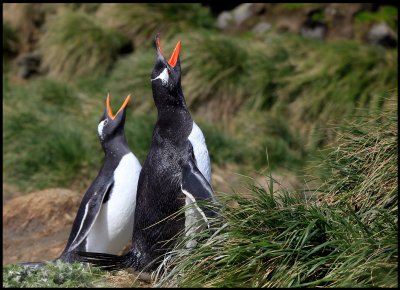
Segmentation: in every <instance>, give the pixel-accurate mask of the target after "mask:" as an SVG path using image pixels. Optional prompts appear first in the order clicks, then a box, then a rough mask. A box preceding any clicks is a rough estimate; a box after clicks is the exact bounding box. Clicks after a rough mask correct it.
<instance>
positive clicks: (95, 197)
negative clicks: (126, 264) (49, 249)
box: [23, 94, 141, 267]
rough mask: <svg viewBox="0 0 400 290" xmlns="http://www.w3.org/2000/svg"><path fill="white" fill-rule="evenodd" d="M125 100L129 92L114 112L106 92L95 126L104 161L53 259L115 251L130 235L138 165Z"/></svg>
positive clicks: (75, 257)
mask: <svg viewBox="0 0 400 290" xmlns="http://www.w3.org/2000/svg"><path fill="white" fill-rule="evenodd" d="M129 101H130V95H129V96H128V97H127V98H126V99H125V102H124V103H123V105H122V106H121V108H120V109H119V110H118V112H117V113H116V114H115V115H114V114H113V112H112V109H111V106H110V95H109V94H108V96H107V100H106V109H105V111H104V114H103V116H102V117H101V119H100V122H99V125H98V135H99V139H100V143H101V145H102V147H103V150H104V154H105V159H104V163H103V166H102V167H101V169H100V171H99V173H98V175H97V177H96V178H95V180H94V181H93V183H92V184H91V185H90V187H89V189H88V190H87V191H86V193H85V195H84V196H83V198H82V201H81V204H80V206H79V209H78V212H77V214H76V217H75V220H74V222H73V225H72V229H71V233H70V235H69V238H68V242H67V245H66V247H65V249H64V250H63V252H62V254H61V256H60V257H58V258H57V259H55V260H58V259H60V260H62V261H64V262H74V261H79V260H80V256H78V255H76V252H77V251H94V252H101V253H110V254H118V253H119V252H120V251H121V250H122V249H123V247H124V246H125V245H126V244H127V243H128V242H129V240H130V239H131V237H132V230H133V229H132V225H133V218H134V212H135V207H136V190H137V184H138V179H139V173H140V171H141V165H140V163H139V160H138V159H137V158H136V156H135V155H134V154H133V153H132V152H131V150H130V149H129V146H128V144H127V142H126V138H125V132H124V125H125V115H126V108H127V105H128V103H129ZM55 260H54V261H55ZM38 264H43V263H40V262H39V263H35V262H32V263H23V265H26V266H31V267H32V266H36V265H38Z"/></svg>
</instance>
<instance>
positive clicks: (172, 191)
mask: <svg viewBox="0 0 400 290" xmlns="http://www.w3.org/2000/svg"><path fill="white" fill-rule="evenodd" d="M158 44H159V39H158V35H157V36H156V49H157V59H156V63H155V66H154V69H153V71H152V73H151V80H152V82H151V83H152V89H153V99H154V103H155V105H156V107H157V112H158V115H157V121H156V124H155V127H154V130H153V136H152V142H151V147H150V150H149V153H148V155H147V157H146V160H145V162H144V164H143V167H142V171H141V172H140V176H139V184H138V191H137V200H136V202H137V205H136V211H135V218H134V223H133V235H132V248H131V249H130V251H129V253H127V254H126V255H123V256H115V255H107V254H101V253H90V252H82V253H78V254H79V255H81V256H82V261H85V262H90V263H93V264H94V265H97V266H99V267H101V268H103V269H106V270H117V269H122V268H127V267H132V268H133V269H134V270H137V271H142V270H144V271H151V270H154V269H155V268H156V267H157V266H158V264H159V263H160V261H161V258H162V257H163V255H164V254H165V253H167V252H168V251H169V250H171V248H172V246H173V245H174V242H175V240H176V238H177V237H178V235H179V234H181V233H183V232H184V230H185V215H184V213H182V210H181V209H182V208H183V207H184V206H185V199H186V198H188V197H189V198H191V199H194V200H196V201H213V200H214V194H213V190H212V187H211V185H210V183H209V182H208V181H207V179H206V178H205V177H204V175H203V174H202V173H201V172H200V170H199V169H198V167H197V164H196V163H197V162H196V160H195V157H194V150H193V146H192V144H191V142H190V141H189V139H188V137H189V135H190V133H191V132H192V129H193V120H192V117H191V115H190V113H189V111H188V109H187V106H186V103H185V99H184V97H183V94H182V90H181V68H180V60H179V50H180V43H179V42H178V44H177V46H176V48H175V50H174V53H173V54H172V57H171V58H170V60H169V61H168V62H167V61H166V60H165V58H164V56H163V55H162V53H161V50H160V46H159V45H158ZM198 211H199V213H200V214H199V215H200V216H201V217H202V218H205V219H208V218H210V217H213V216H215V214H216V213H215V212H214V211H213V209H212V208H207V207H205V206H204V204H203V203H199V206H198Z"/></svg>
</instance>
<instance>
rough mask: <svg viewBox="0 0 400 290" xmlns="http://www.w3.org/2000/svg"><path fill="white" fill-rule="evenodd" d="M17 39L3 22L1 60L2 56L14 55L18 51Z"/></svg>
mask: <svg viewBox="0 0 400 290" xmlns="http://www.w3.org/2000/svg"><path fill="white" fill-rule="evenodd" d="M18 43H19V38H18V35H17V33H16V31H15V30H14V29H13V28H12V27H11V26H10V25H9V24H8V23H7V22H3V58H4V54H15V53H16V52H17V51H18Z"/></svg>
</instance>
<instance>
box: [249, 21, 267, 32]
mask: <svg viewBox="0 0 400 290" xmlns="http://www.w3.org/2000/svg"><path fill="white" fill-rule="evenodd" d="M270 29H271V24H269V23H268V22H265V21H263V22H260V23H258V24H257V25H255V26H254V27H253V29H252V30H251V31H253V32H255V33H264V32H267V31H268V30H270Z"/></svg>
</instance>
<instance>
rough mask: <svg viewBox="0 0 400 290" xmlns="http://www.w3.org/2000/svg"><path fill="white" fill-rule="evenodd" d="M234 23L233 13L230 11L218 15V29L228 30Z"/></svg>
mask: <svg viewBox="0 0 400 290" xmlns="http://www.w3.org/2000/svg"><path fill="white" fill-rule="evenodd" d="M232 22H233V16H232V13H230V12H228V11H223V12H221V13H220V14H219V15H218V18H217V27H218V28H219V29H222V30H223V29H226V28H227V27H228V26H229V25H230V24H231V23H232Z"/></svg>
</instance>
